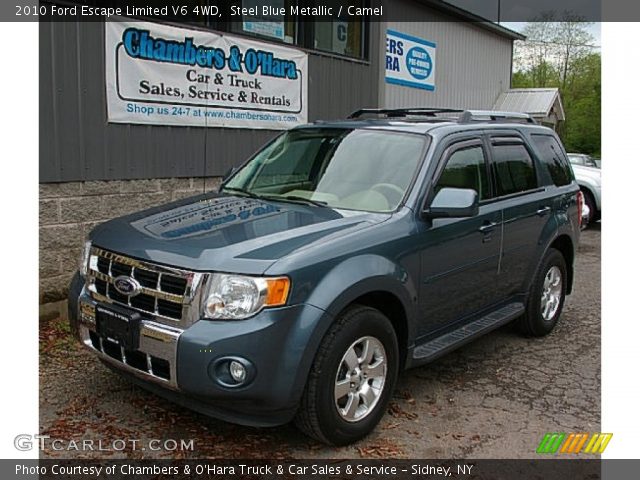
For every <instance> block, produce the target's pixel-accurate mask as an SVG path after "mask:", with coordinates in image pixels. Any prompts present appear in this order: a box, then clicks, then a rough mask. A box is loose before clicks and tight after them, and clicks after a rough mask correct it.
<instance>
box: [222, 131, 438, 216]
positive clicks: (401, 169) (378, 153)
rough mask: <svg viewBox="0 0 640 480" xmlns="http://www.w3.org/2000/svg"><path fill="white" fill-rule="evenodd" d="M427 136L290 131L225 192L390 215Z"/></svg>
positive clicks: (255, 160)
mask: <svg viewBox="0 0 640 480" xmlns="http://www.w3.org/2000/svg"><path fill="white" fill-rule="evenodd" d="M426 140H427V137H425V136H423V135H418V134H411V133H408V134H407V133H398V132H383V131H375V130H366V129H362V130H360V129H326V128H325V129H321V128H318V129H316V128H312V129H310V128H305V129H300V130H291V131H289V132H287V133H285V134H283V135H281V136H280V137H278V138H277V139H275V140H274V141H273V142H272V143H270V144H269V145H267V147H265V148H264V149H263V150H262V151H260V152H258V154H257V155H256V156H255V157H253V158H252V159H251V160H250V161H249V162H248V163H247V164H246V165H244V167H242V168H241V169H240V170H239V171H238V172H237V173H236V174H235V175H234V176H233V177H232V178H231V179H230V180H229V181H228V182H227V183H226V184H225V185H224V187H223V191H228V192H229V193H241V194H246V195H249V196H259V197H262V198H269V199H274V200H283V201H296V202H308V203H312V204H316V205H326V206H329V207H332V208H344V209H350V210H366V211H372V212H391V211H393V210H395V209H396V208H397V207H398V206H399V205H400V203H401V202H402V200H403V198H404V196H405V193H406V192H407V189H408V188H409V185H410V184H411V180H412V178H413V176H414V174H415V172H416V169H417V168H418V165H419V163H420V160H421V158H422V156H423V154H424V149H425V146H426Z"/></svg>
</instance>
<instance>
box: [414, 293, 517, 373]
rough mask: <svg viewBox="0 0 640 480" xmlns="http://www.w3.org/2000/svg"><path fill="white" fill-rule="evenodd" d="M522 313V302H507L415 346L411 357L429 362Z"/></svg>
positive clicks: (421, 361)
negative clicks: (455, 328)
mask: <svg viewBox="0 0 640 480" xmlns="http://www.w3.org/2000/svg"><path fill="white" fill-rule="evenodd" d="M523 313H524V305H523V304H522V303H519V302H516V303H509V304H508V305H505V306H504V307H502V308H500V309H498V310H495V311H493V312H491V313H489V314H487V315H485V316H484V317H481V318H479V319H478V320H475V321H473V322H471V323H468V324H466V325H464V326H463V327H460V328H458V329H457V330H454V331H453V332H449V333H446V334H444V335H442V336H440V337H437V338H434V339H433V340H430V341H428V342H427V343H423V344H422V345H420V346H418V347H416V348H415V349H414V350H413V359H414V360H418V361H419V362H420V363H423V362H430V361H431V360H434V359H436V358H437V357H439V356H441V355H444V354H445V353H448V352H450V351H452V350H455V349H456V348H458V347H460V346H461V345H464V344H465V343H467V342H470V341H471V340H473V339H475V338H477V337H480V336H482V335H484V334H485V333H488V332H490V331H491V330H494V329H496V328H498V327H501V326H502V325H505V324H507V323H509V322H510V321H512V320H515V319H516V318H518V317H519V316H520V315H522V314H523Z"/></svg>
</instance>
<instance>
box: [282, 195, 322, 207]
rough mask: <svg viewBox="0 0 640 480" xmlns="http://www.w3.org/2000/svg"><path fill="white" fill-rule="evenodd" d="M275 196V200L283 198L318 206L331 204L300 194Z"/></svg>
mask: <svg viewBox="0 0 640 480" xmlns="http://www.w3.org/2000/svg"><path fill="white" fill-rule="evenodd" d="M273 198H274V200H275V199H281V200H291V201H293V202H305V203H309V204H311V205H315V206H316V207H326V206H327V205H329V204H328V203H327V202H323V201H322V200H313V199H311V198H307V197H299V196H298V195H286V196H277V197H276V196H274V197H273Z"/></svg>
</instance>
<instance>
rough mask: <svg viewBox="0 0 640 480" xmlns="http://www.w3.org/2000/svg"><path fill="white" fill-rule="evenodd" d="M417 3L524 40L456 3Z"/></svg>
mask: <svg viewBox="0 0 640 480" xmlns="http://www.w3.org/2000/svg"><path fill="white" fill-rule="evenodd" d="M417 1H418V3H422V4H423V5H427V6H429V7H431V8H434V9H436V10H440V11H441V12H444V13H448V14H450V15H453V16H456V17H458V18H460V19H462V20H464V21H467V22H469V23H472V24H473V25H476V26H477V27H479V28H482V29H484V30H489V31H491V32H494V33H496V34H498V35H500V36H503V37H506V38H509V39H511V40H526V38H527V37H526V36H525V35H523V34H521V33H519V32H516V31H514V30H511V29H509V28H507V27H504V26H502V25H500V24H499V23H497V22H493V21H490V20H489V19H487V18H485V17H482V16H480V15H477V14H475V13H473V12H470V11H468V10H465V9H464V8H461V7H458V6H456V5H452V4H451V3H448V2H447V1H446V0H417Z"/></svg>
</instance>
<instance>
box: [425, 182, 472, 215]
mask: <svg viewBox="0 0 640 480" xmlns="http://www.w3.org/2000/svg"><path fill="white" fill-rule="evenodd" d="M422 213H423V215H424V216H425V217H427V218H462V217H474V216H476V215H477V214H478V192H476V191H475V190H472V189H469V188H443V189H442V190H440V191H439V192H438V193H437V194H436V196H435V197H434V199H433V201H432V202H431V205H430V206H429V207H427V208H425V209H424V211H423V212H422Z"/></svg>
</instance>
